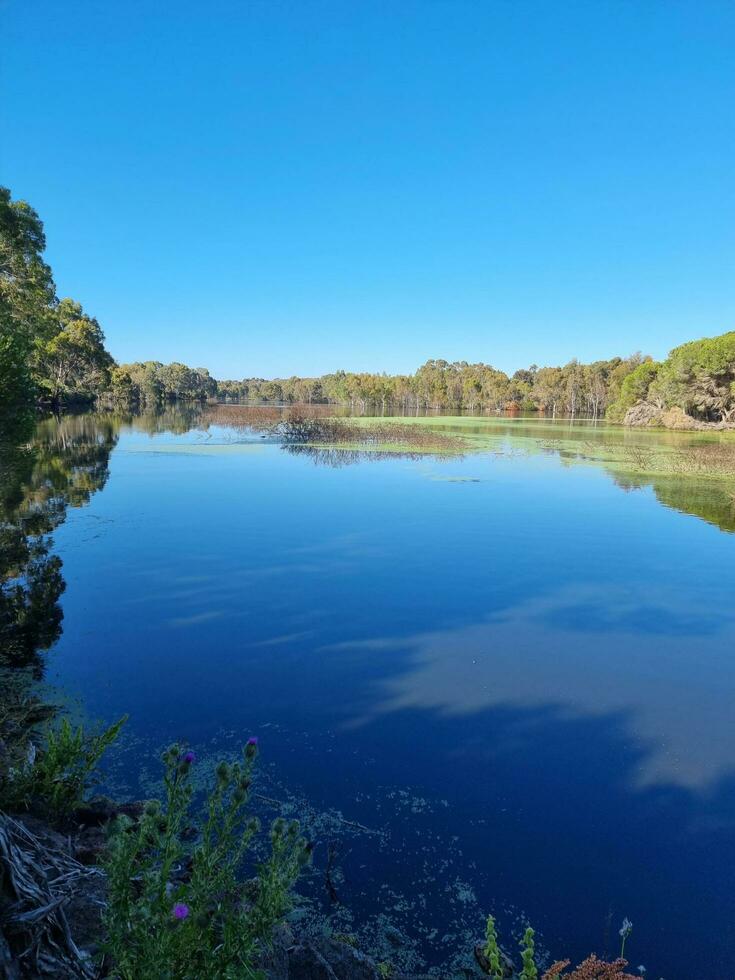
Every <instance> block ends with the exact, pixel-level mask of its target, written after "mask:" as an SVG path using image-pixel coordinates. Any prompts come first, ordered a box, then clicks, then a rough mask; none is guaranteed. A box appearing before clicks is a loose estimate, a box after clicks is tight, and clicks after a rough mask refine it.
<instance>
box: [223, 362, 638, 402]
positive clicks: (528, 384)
mask: <svg viewBox="0 0 735 980" xmlns="http://www.w3.org/2000/svg"><path fill="white" fill-rule="evenodd" d="M641 363H644V360H643V358H642V356H641V355H640V354H634V355H633V356H631V357H628V358H625V359H623V358H620V357H614V358H613V359H612V360H609V361H595V362H594V363H593V364H580V363H579V362H578V361H576V360H574V361H570V362H569V363H568V364H566V365H564V366H563V367H544V368H539V367H537V366H536V365H535V364H532V365H531V367H530V368H527V369H524V370H520V371H516V372H515V374H513V375H512V376H511V377H508V375H507V374H505V373H504V372H503V371H499V370H498V369H497V368H494V367H492V366H491V365H489V364H468V363H467V362H466V361H453V362H451V363H450V362H448V361H443V360H431V361H427V362H426V364H424V365H422V366H421V367H420V368H419V369H418V371H417V372H416V373H415V374H412V375H387V374H352V373H347V372H345V371H338V372H336V373H335V374H326V375H324V376H322V377H320V378H297V377H292V378H285V379H275V380H271V381H266V380H263V379H261V378H246V379H245V380H243V381H220V382H219V383H218V386H217V388H218V394H219V396H220V397H223V398H235V399H240V400H254V401H274V402H307V403H315V402H334V403H349V404H351V405H352V406H353V407H359V408H361V409H363V410H364V409H366V408H367V407H368V406H374V407H379V408H382V409H383V410H385V409H386V408H387V407H388V406H390V407H392V408H400V409H403V410H405V411H409V410H411V409H419V408H465V409H468V410H469V411H476V410H479V409H484V410H489V411H507V410H522V411H536V410H543V411H545V412H548V413H549V414H551V415H557V414H559V415H561V414H571V415H592V416H594V417H596V418H597V417H600V416H601V415H603V414H604V413H605V409H606V408H607V406H608V405H609V404H610V403H611V402H613V401H615V399H617V398H618V396H619V394H620V390H621V386H622V384H623V381H624V380H625V378H626V377H627V376H628V375H629V374H630V373H631V372H632V371H633V370H634V369H635V368H636V367H638V365H639V364H641Z"/></svg>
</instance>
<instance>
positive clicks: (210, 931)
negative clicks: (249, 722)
mask: <svg viewBox="0 0 735 980" xmlns="http://www.w3.org/2000/svg"><path fill="white" fill-rule="evenodd" d="M256 755H257V745H256V742H255V740H252V739H251V740H250V742H249V743H248V744H247V746H246V747H245V749H244V751H243V761H242V763H236V764H234V765H228V764H227V763H224V762H223V763H220V765H219V766H218V767H217V769H216V778H215V784H214V787H213V788H212V789H211V791H210V793H209V798H208V801H207V805H206V812H205V814H204V817H203V823H202V827H201V831H200V833H199V835H198V837H197V838H196V841H195V843H193V844H190V845H189V844H187V843H186V841H185V840H184V838H185V837H187V836H190V834H189V833H188V831H189V829H190V809H191V802H192V796H193V788H192V781H191V769H192V765H193V763H194V762H195V759H194V754H193V753H192V752H184V751H182V749H181V747H180V746H178V745H174V746H172V747H171V748H170V749H168V750H167V752H166V753H165V754H164V756H163V761H164V764H165V769H166V771H165V779H164V784H165V802H164V805H163V807H161V805H160V804H158V803H157V802H154V803H149V804H148V805H147V806H146V809H145V811H144V814H143V816H142V818H141V820H140V822H139V823H138V824H137V825H133V824H132V822H131V821H130V820H128V819H126V818H119V819H118V821H117V822H116V825H115V826H114V828H113V831H112V836H111V840H110V847H109V853H108V856H107V859H106V862H105V867H106V871H107V874H108V878H109V907H108V909H107V911H106V914H105V926H106V930H107V935H108V939H107V942H106V950H107V953H108V954H109V956H110V958H111V961H112V969H113V972H112V975H113V976H114V977H117V978H118V980H201V978H203V977H207V978H208V980H234V978H238V980H239V978H243V980H251V978H255V977H258V976H260V973H259V971H258V969H257V958H258V954H259V951H260V949H261V948H262V947H263V945H264V944H267V942H268V940H269V937H270V936H271V934H272V930H273V927H274V926H275V924H276V923H277V922H278V921H279V920H280V919H281V918H282V917H283V916H284V915H285V914H286V913H287V912H288V911H289V909H290V907H291V889H292V887H293V884H294V882H295V881H296V878H297V877H298V875H299V873H300V871H301V869H302V868H303V867H304V866H305V865H306V864H307V863H308V861H309V860H310V856H311V847H310V845H309V844H307V842H306V841H305V840H304V839H303V838H302V837H301V836H300V835H299V827H298V824H297V823H296V822H295V821H293V822H291V823H286V821H284V820H281V819H279V820H276V821H275V822H274V824H273V826H272V828H271V832H270V841H271V848H270V856H269V857H268V858H267V859H266V860H264V861H263V862H261V863H259V864H257V866H256V869H255V870H256V877H255V878H254V879H253V880H251V881H247V882H245V883H243V872H244V870H245V869H244V865H245V859H246V856H247V854H248V852H249V850H250V847H251V843H252V842H253V838H254V837H255V836H256V835H257V834H258V832H259V829H260V828H259V823H258V820H257V819H256V818H254V817H252V816H250V815H249V813H248V811H247V804H248V793H249V788H250V784H251V773H252V767H253V764H254V761H255V757H256Z"/></svg>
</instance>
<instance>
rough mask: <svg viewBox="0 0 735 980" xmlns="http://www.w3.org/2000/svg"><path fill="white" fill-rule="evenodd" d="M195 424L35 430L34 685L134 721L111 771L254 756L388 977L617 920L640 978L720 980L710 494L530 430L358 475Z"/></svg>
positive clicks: (727, 811)
mask: <svg viewBox="0 0 735 980" xmlns="http://www.w3.org/2000/svg"><path fill="white" fill-rule="evenodd" d="M463 422H464V424H465V425H467V424H468V423H467V420H463ZM446 424H447V426H448V427H449V428H451V423H446ZM458 424H459V423H458ZM188 425H189V422H187V420H186V419H185V418H184V417H183V416H182V417H179V416H174V415H170V416H169V417H168V418H165V419H163V420H158V421H155V420H151V419H148V420H142V421H141V420H139V421H136V420H132V421H128V422H125V423H122V422H120V421H119V420H112V419H110V418H107V419H96V420H95V419H94V418H91V417H86V418H81V419H67V420H64V421H63V422H61V423H57V422H53V421H52V422H45V423H43V424H42V425H41V426H40V428H39V430H38V435H37V444H36V449H35V450H34V453H35V455H34V457H33V462H32V464H29V465H30V468H29V465H27V461H26V462H25V463H24V464H23V465H24V466H26V469H25V470H23V474H24V475H23V481H24V487H25V495H26V499H25V503H23V504H22V505H21V506H22V507H24V508H25V514H26V517H27V516H28V514H30V513H32V512H33V507H32V506H30V505H29V502H28V501H29V499H31V498H32V499H33V500H34V501H35V506H36V507H37V508H38V507H39V506H41V505H40V504H39V499H40V498H43V501H42V506H43V507H45V508H49V507H51V508H52V509H54V512H55V514H56V516H55V517H54V521H53V523H55V524H56V525H57V526H56V528H55V530H54V532H53V545H52V548H51V553H52V554H54V555H58V556H59V557H60V558H61V560H62V562H63V568H62V574H63V580H64V582H65V585H66V588H65V591H64V592H63V595H61V597H60V599H59V602H60V604H61V607H62V608H63V617H64V618H63V633H62V634H61V635H60V637H59V639H58V641H57V642H56V643H55V645H54V646H53V647H52V649H51V651H50V653H49V654H47V655H46V656H45V663H46V678H47V680H48V681H49V682H50V683H51V684H53V685H54V686H55V687H57V688H59V689H61V691H63V692H65V693H66V694H67V695H68V697H69V698H70V699H74V700H75V701H78V703H79V704H80V705H81V706H82V707H83V710H84V712H85V713H86V714H87V715H88V716H90V717H91V718H99V719H105V720H113V719H115V718H117V717H118V716H119V715H121V714H122V713H124V712H130V715H131V718H130V722H129V724H128V731H127V738H126V742H125V743H124V745H123V747H122V750H121V751H120V752H119V753H118V758H117V762H116V767H117V772H116V778H117V779H119V780H121V781H127V783H128V785H129V786H130V789H131V792H141V791H143V790H145V788H146V786H145V780H143V782H142V783H141V784H138V783H136V774H137V773H138V772H139V771H140V769H141V768H143V769H144V770H145V773H146V778H153V777H154V776H155V774H156V763H155V752H156V751H157V750H158V749H159V748H160V747H161V746H162V745H164V744H166V743H168V742H170V741H171V740H173V739H186V740H188V741H189V742H190V743H191V744H192V746H193V747H194V748H196V749H197V750H198V753H199V754H200V756H201V757H202V759H204V760H207V759H209V758H211V757H216V756H217V753H218V752H222V751H227V752H228V751H232V750H233V749H234V748H235V747H236V746H237V744H238V743H240V742H242V741H243V740H244V739H245V738H246V737H247V736H249V735H250V734H252V733H256V734H258V735H259V736H260V741H261V749H262V761H263V778H264V782H263V787H264V788H263V789H262V792H263V795H266V796H269V797H272V798H275V799H278V800H281V801H285V802H286V803H287V804H288V805H289V806H291V807H293V808H295V809H297V810H298V811H299V812H301V813H302V814H303V815H304V816H305V819H306V820H307V821H308V822H310V826H311V827H312V828H313V832H314V833H316V834H317V838H318V841H319V846H318V848H317V852H316V863H317V869H318V874H317V873H316V872H315V874H314V876H313V880H312V882H311V884H310V886H309V887H310V889H311V893H312V894H313V895H314V897H315V898H319V897H320V896H321V894H322V892H324V889H323V887H322V879H321V875H323V872H324V867H325V864H326V862H327V851H328V845H329V842H331V845H332V852H333V856H334V861H333V864H334V869H335V870H334V873H333V878H334V883H335V884H336V888H337V892H338V895H339V898H340V900H341V901H343V902H344V903H345V906H346V907H347V908H349V909H351V910H352V912H353V913H354V916H355V921H354V922H351V921H350V919H349V913H348V912H347V911H346V909H345V908H344V907H343V906H342V905H339V906H332V908H331V911H332V914H333V915H334V921H335V927H339V928H340V929H341V930H342V931H352V930H354V931H357V930H358V927H361V928H362V929H363V933H364V934H365V935H366V936H368V938H369V939H370V940H371V941H373V942H374V943H375V944H376V945H380V944H381V943H382V944H383V945H385V944H386V943H387V947H386V948H387V954H386V955H389V956H390V957H391V958H393V959H394V960H396V961H398V962H404V963H407V964H411V963H415V962H417V960H418V957H419V956H423V957H425V958H426V959H428V961H429V962H430V963H433V964H439V963H447V962H448V961H449V960H450V959H451V957H452V955H453V954H454V953H457V952H463V951H466V949H467V948H468V945H469V942H470V940H471V939H473V938H475V937H477V936H479V935H481V933H482V928H483V920H484V916H485V915H486V914H487V912H489V911H493V912H495V913H496V915H497V917H498V918H499V920H500V928H501V930H502V933H503V936H504V937H505V938H506V939H508V938H510V937H511V936H517V934H518V931H519V929H520V928H521V925H522V923H523V922H524V921H525V919H526V918H527V919H528V920H530V922H531V923H532V924H533V925H534V926H535V927H536V928H537V930H538V931H539V933H540V939H541V941H542V944H543V945H544V946H545V947H546V948H547V949H549V950H550V951H551V953H553V954H555V955H557V956H561V955H572V956H579V957H580V958H581V957H582V956H584V955H586V954H587V953H588V952H589V951H591V950H596V951H597V952H599V953H605V952H608V953H614V952H615V950H616V947H617V942H618V939H617V930H618V928H619V925H620V922H621V920H622V919H623V917H624V916H628V917H629V918H630V919H632V920H633V923H634V931H633V934H632V936H631V938H630V940H629V944H628V951H629V953H630V957H631V960H632V962H633V964H634V965H637V964H638V963H643V964H645V965H646V967H647V969H648V975H649V976H652V977H665V978H666V980H691V978H692V977H693V976H695V975H697V976H705V975H706V976H708V977H710V978H731V977H732V976H733V959H734V957H733V951H734V950H735V926H734V923H735V898H734V896H733V867H734V864H733V859H734V858H735V778H734V774H735V732H734V730H733V711H732V703H733V693H734V690H735V686H734V682H735V666H734V664H733V655H734V653H735V602H734V601H733V599H734V597H735V574H734V573H735V535H733V534H732V533H729V531H728V530H727V528H728V527H729V526H731V525H732V515H731V514H730V515H728V513H727V511H726V509H725V510H723V509H722V506H721V502H720V510H719V511H717V508H716V507H714V505H712V501H711V499H710V498H711V497H712V494H713V491H712V489H711V486H710V485H708V484H707V483H706V482H702V481H700V482H698V483H697V482H696V481H695V482H690V483H689V484H687V482H686V480H684V479H681V478H679V479H678V480H676V479H671V478H669V479H667V480H662V481H660V482H659V484H658V485H654V486H650V485H646V483H645V481H643V485H641V486H638V487H635V484H636V483H637V482H641V481H635V480H627V479H623V478H621V477H620V476H619V475H618V477H617V478H616V476H615V474H614V473H613V472H612V471H611V470H610V469H608V468H605V467H604V466H601V465H584V464H580V465H570V461H569V453H565V452H564V444H561V443H557V442H555V441H552V442H551V443H550V444H549V445H547V446H546V447H545V451H540V449H539V443H538V441H537V440H536V441H534V437H535V436H537V435H538V434H539V432H540V429H539V428H534V423H525V422H516V423H513V422H510V423H498V422H492V421H482V422H478V423H477V425H476V426H475V430H476V431H477V432H480V431H486V432H488V433H489V435H490V437H491V438H490V441H489V442H487V443H486V444H481V443H480V442H479V441H478V444H477V451H476V452H473V453H471V454H469V455H467V456H465V457H464V458H461V459H443V460H442V459H436V458H431V457H426V458H421V459H409V458H401V457H395V458H392V459H359V458H358V459H357V460H355V459H353V458H352V457H350V465H343V466H330V465H318V464H319V462H320V460H319V459H318V458H317V459H316V460H315V459H314V458H312V457H310V456H308V455H298V454H293V453H289V452H285V451H284V450H283V448H282V447H281V446H279V445H277V444H273V443H271V442H269V441H268V440H263V439H262V438H260V437H259V436H257V435H250V436H248V435H243V433H242V432H236V431H234V430H232V429H229V428H227V427H226V426H217V425H214V426H212V425H210V426H206V425H203V424H202V423H201V422H200V423H199V427H198V428H194V429H191V430H190V431H186V430H187V427H188ZM536 425H537V426H538V425H539V423H536ZM493 426H494V428H493ZM172 427H173V428H175V429H177V430H178V431H179V433H180V434H176V435H174V434H172V432H171V431H170V429H171V428H172ZM483 427H485V428H484V429H483ZM157 428H158V429H162V430H163V431H154V430H156V429H157ZM543 428H544V430H547V429H550V428H551V429H552V430H553V431H552V432H551V437H556V434H557V432H556V430H554V429H553V426H551V425H550V423H544V424H543ZM557 428H558V436H559V439H566V438H568V437H569V434H570V432H571V433H572V434H573V435H574V434H576V435H579V433H582V436H580V438H584V439H594V440H597V441H602V442H604V441H605V440H606V439H608V440H611V441H615V440H618V441H619V440H620V439H621V438H622V436H621V434H620V431H619V430H618V432H616V433H612V434H611V433H609V432H608V433H607V434H606V431H605V430H602V431H601V432H600V431H598V430H594V429H592V430H590V431H591V435H589V434H587V433H586V432H585V429H584V427H578V428H571V429H570V427H569V425H568V424H567V423H559V424H558V427H557ZM545 435H546V437H547V438H548V437H549V433H545ZM646 438H648V439H650V438H651V437H650V436H648V435H647V436H646ZM541 450H544V447H543V446H542V447H541ZM331 461H332V462H334V461H335V460H334V459H332V460H331ZM337 461H339V460H337ZM21 469H22V467H21ZM631 484H632V485H633V487H634V492H631ZM29 486H31V487H35V491H34V492H33V493H32V492H31V491H29V489H28V488H29ZM49 486H52V487H53V488H54V489H53V490H49V489H48V487H49ZM39 487H40V488H42V489H43V488H46V489H45V490H44V491H43V493H39V490H38V488H39ZM717 492H718V493H720V495H721V490H718V491H717ZM21 496H22V494H21ZM715 496H716V494H715ZM692 500H694V501H695V505H694V506H693V505H692ZM663 501H666V502H667V503H673V505H674V506H667V505H666V503H664V502H663ZM79 504H82V505H83V506H77V505H79ZM67 505H69V506H67ZM677 508H678V509H677ZM687 510H688V511H689V513H687ZM698 514H701V515H703V516H702V517H700V516H697V515H698ZM713 514H714V518H713ZM718 514H719V516H718ZM703 518H707V519H706V520H705V519H703ZM718 524H719V525H721V526H718ZM723 528H724V530H723ZM358 825H359V826H358ZM394 930H397V931H398V932H400V933H401V935H400V936H398V934H397V932H396V931H394ZM513 941H515V939H514V940H513ZM463 947H464V949H463Z"/></svg>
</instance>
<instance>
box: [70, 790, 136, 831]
mask: <svg viewBox="0 0 735 980" xmlns="http://www.w3.org/2000/svg"><path fill="white" fill-rule="evenodd" d="M144 806H145V803H143V802H142V801H141V800H134V801H132V802H131V803H115V802H114V801H113V800H110V799H108V797H106V796H95V797H93V798H92V799H91V800H88V802H87V803H85V804H84V805H83V806H80V807H78V808H77V809H76V810H75V811H74V813H73V815H72V817H73V820H74V822H75V823H77V824H81V826H83V827H101V826H102V825H103V824H106V823H109V821H110V820H112V819H114V818H115V817H119V816H124V817H129V818H130V819H131V820H139V819H140V817H141V815H142V813H143V807H144Z"/></svg>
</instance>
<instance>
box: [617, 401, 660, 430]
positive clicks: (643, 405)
mask: <svg viewBox="0 0 735 980" xmlns="http://www.w3.org/2000/svg"><path fill="white" fill-rule="evenodd" d="M662 415H663V412H662V411H661V409H660V408H656V406H655V405H651V404H650V403H649V402H638V404H637V405H634V406H633V407H632V408H629V409H628V411H627V412H626V413H625V418H624V419H623V425H630V426H637V427H642V426H660V425H663V422H662V420H661V419H662Z"/></svg>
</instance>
